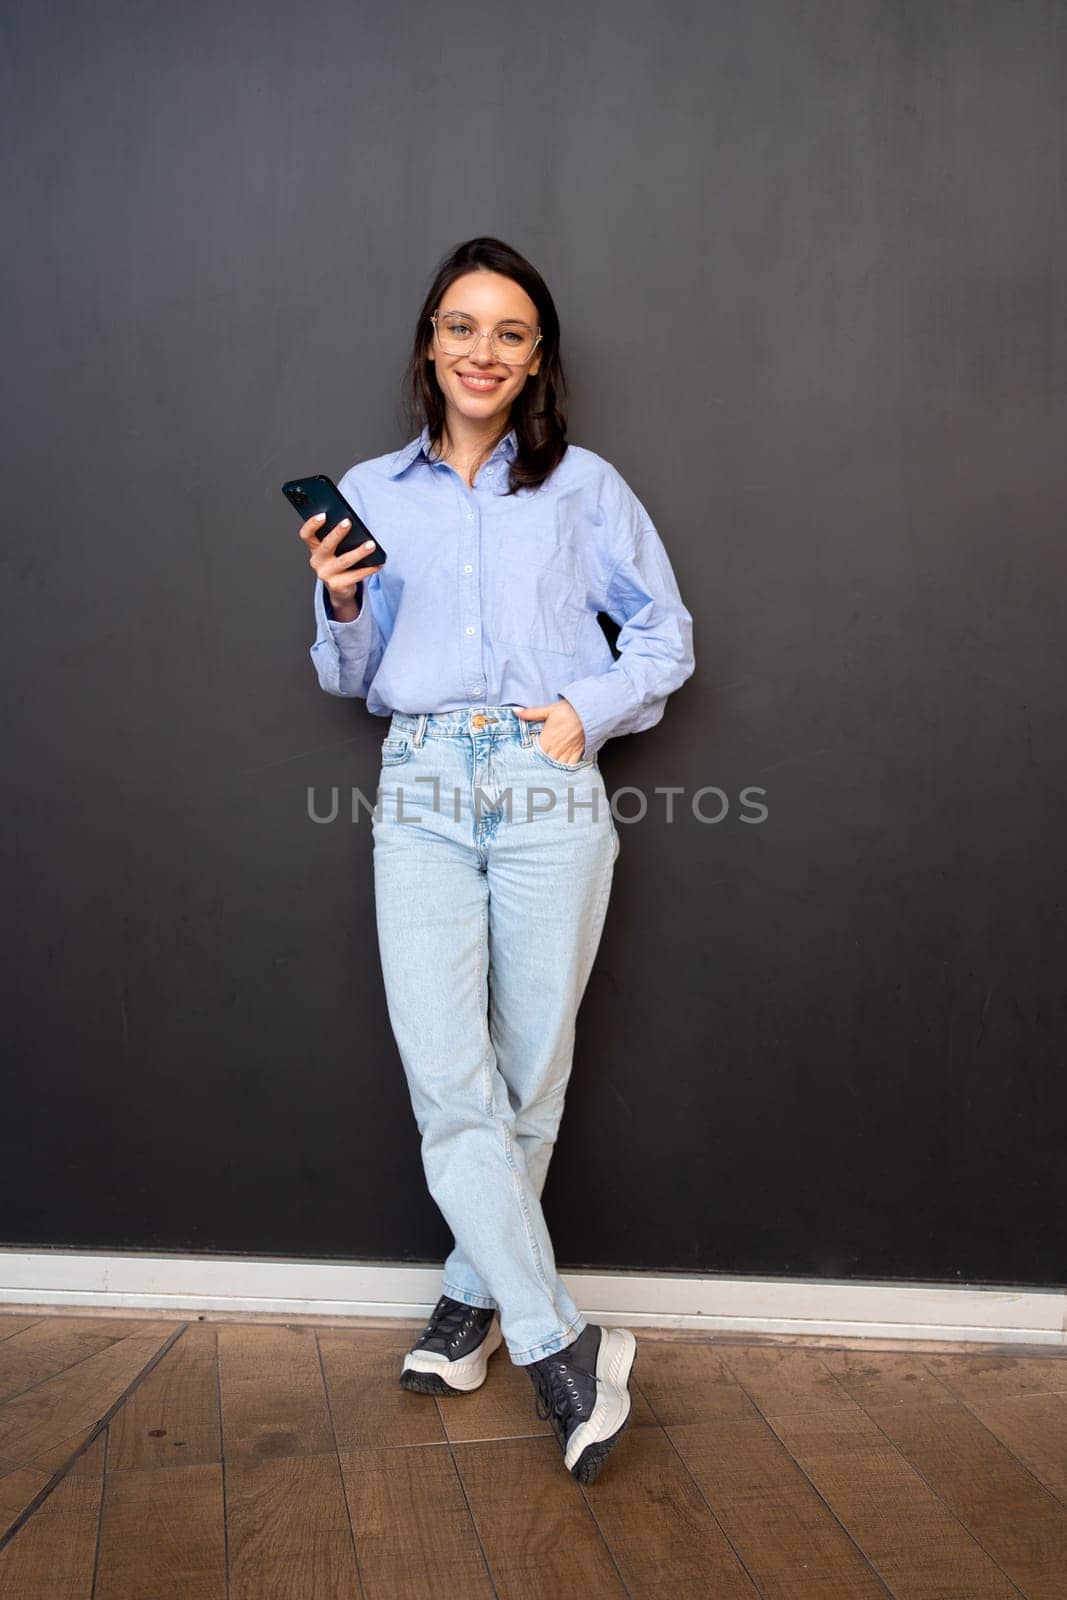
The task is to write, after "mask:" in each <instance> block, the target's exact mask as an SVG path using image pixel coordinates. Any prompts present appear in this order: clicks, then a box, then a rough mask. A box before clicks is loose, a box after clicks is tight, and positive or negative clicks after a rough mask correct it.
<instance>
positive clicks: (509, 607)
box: [311, 427, 694, 759]
mask: <svg viewBox="0 0 1067 1600" xmlns="http://www.w3.org/2000/svg"><path fill="white" fill-rule="evenodd" d="M429 449H430V435H429V429H428V428H425V427H424V428H423V430H422V433H421V434H420V435H419V437H418V438H417V439H413V440H412V441H411V443H410V444H408V445H405V447H404V448H403V449H402V450H398V451H394V452H393V453H391V454H389V455H384V456H376V457H375V458H374V459H373V460H370V461H361V462H358V463H357V464H356V466H354V467H351V468H350V469H349V470H348V472H346V473H345V475H344V477H343V478H342V479H341V481H340V483H339V485H338V488H339V489H340V491H341V493H342V494H343V495H344V497H345V499H346V500H347V501H348V502H349V504H350V505H351V506H352V507H353V508H354V509H355V511H356V512H357V513H358V514H359V516H360V517H362V519H363V521H364V522H365V523H366V524H367V527H368V528H369V529H370V531H371V533H372V534H373V535H374V537H375V538H376V539H380V540H381V544H382V548H383V549H384V550H385V552H386V556H387V560H386V562H385V564H384V565H383V567H382V569H381V571H380V572H376V573H374V574H373V576H371V577H370V578H368V579H366V580H365V581H364V583H363V586H362V603H361V607H360V613H359V616H358V617H357V618H356V620H355V621H354V622H338V621H336V620H335V619H334V617H333V615H332V613H331V611H330V607H329V594H328V591H327V589H326V586H325V585H324V584H323V583H322V581H321V579H316V581H315V621H316V625H317V631H316V636H315V642H314V644H313V645H312V646H311V659H312V661H313V662H314V665H315V671H316V673H317V674H318V679H319V683H320V685H321V686H322V688H323V689H324V690H325V691H326V693H327V694H335V695H355V696H359V697H361V698H365V699H366V702H367V709H368V710H369V711H371V712H373V713H374V714H375V715H376V716H389V715H391V713H392V712H393V711H407V712H411V713H413V714H417V713H419V712H421V711H428V712H433V711H456V710H459V709H461V708H463V707H466V706H477V705H479V704H480V705H502V706H505V705H514V706H522V707H526V706H542V705H551V704H553V702H554V701H555V700H556V699H557V698H563V699H565V700H568V701H569V702H570V704H571V705H572V706H573V707H574V709H575V711H576V712H577V713H578V716H579V717H580V718H581V722H582V727H583V728H584V730H585V751H584V756H583V759H584V758H585V757H589V756H592V755H594V754H595V753H596V752H597V751H598V750H599V749H600V748H601V746H602V745H603V744H604V743H605V741H606V740H608V739H611V738H614V737H617V736H618V735H620V734H625V733H638V732H640V731H641V730H642V729H644V728H651V727H653V726H654V725H655V723H657V722H658V721H659V720H660V718H661V717H662V715H663V710H664V706H665V705H666V702H667V696H668V695H669V694H670V693H671V691H672V690H674V689H677V688H678V686H679V685H680V684H682V683H684V682H685V680H686V679H687V678H688V677H689V676H690V674H691V673H692V671H693V667H694V658H693V619H692V617H691V615H690V613H689V612H688V611H687V610H686V608H685V606H684V605H683V604H682V599H681V596H680V594H679V592H678V585H677V583H676V581H675V577H674V573H673V571H672V569H671V564H670V561H669V559H668V557H667V552H666V550H665V549H664V547H663V542H662V540H661V539H660V536H659V534H658V533H657V531H656V529H655V527H654V526H653V523H652V519H651V517H650V516H649V515H648V512H647V511H646V510H645V508H644V506H643V505H642V504H641V502H640V501H639V500H638V498H637V496H636V495H635V494H634V493H633V491H632V489H630V487H629V486H628V484H627V483H626V482H625V480H624V479H623V477H622V476H621V474H620V473H619V472H617V471H616V469H615V468H614V467H613V466H612V465H611V464H610V463H609V462H607V461H605V460H604V459H603V457H601V456H598V455H596V454H595V452H594V451H592V450H585V449H583V448H582V447H581V446H580V445H575V444H572V445H569V446H568V447H567V451H566V453H565V455H564V457H563V460H562V461H561V462H560V464H559V465H558V466H557V467H556V469H555V471H554V472H552V473H551V474H550V475H549V477H548V478H547V479H546V480H545V482H544V483H543V484H542V485H541V487H540V488H539V489H535V490H530V489H520V490H519V492H518V494H515V495H510V496H509V495H508V494H507V493H506V491H507V486H508V463H509V461H510V460H511V459H512V458H513V457H514V454H515V449H516V440H515V433H514V430H512V431H511V432H510V433H508V434H506V435H505V436H504V438H503V439H501V440H500V442H499V443H498V445H497V447H496V449H495V450H494V452H493V455H492V457H491V458H490V460H489V461H488V462H486V463H485V464H484V465H483V466H482V467H481V468H480V469H479V471H478V474H477V476H476V477H475V480H474V487H473V489H472V488H471V487H470V486H469V485H468V484H467V483H466V482H465V480H464V479H463V478H462V477H461V476H460V474H459V473H458V472H456V471H455V469H454V468H453V467H450V466H448V465H447V464H445V463H444V462H435V461H432V460H431V459H430V457H429V454H428V452H429ZM375 558H376V552H375V551H371V552H370V553H369V554H368V555H367V556H366V558H365V564H366V565H373V563H374V561H375ZM360 564H361V565H362V564H364V563H360ZM598 611H602V612H604V613H605V614H606V615H607V616H609V617H610V618H611V619H612V621H613V622H616V623H618V624H619V628H620V632H619V635H618V640H617V644H616V648H617V650H618V652H619V655H618V659H615V657H614V656H613V655H612V650H611V646H610V645H609V643H608V641H607V638H606V637H605V635H604V632H603V629H602V628H601V626H600V624H599V622H598V621H597V612H598Z"/></svg>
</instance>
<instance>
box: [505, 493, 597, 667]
mask: <svg viewBox="0 0 1067 1600" xmlns="http://www.w3.org/2000/svg"><path fill="white" fill-rule="evenodd" d="M483 527H484V531H485V534H486V535H487V537H488V540H489V548H488V549H487V551H486V567H487V576H488V583H487V598H488V602H489V614H488V616H487V617H486V619H485V620H486V624H487V628H488V632H489V634H490V637H491V638H493V639H497V640H499V641H500V643H501V644H514V645H520V646H522V647H523V648H525V649H527V650H547V651H549V652H551V653H552V654H555V655H563V656H570V655H573V654H574V651H575V648H576V646H577V639H578V628H579V626H580V624H581V622H582V619H583V617H584V616H585V609H586V608H585V591H584V588H583V585H582V580H581V576H580V574H579V571H578V568H577V565H576V563H575V560H574V556H573V554H572V553H571V551H570V550H569V549H567V547H566V546H565V545H564V544H562V543H561V541H560V539H559V534H558V527H557V523H556V519H555V517H554V516H553V515H551V514H550V515H549V517H548V519H547V525H546V518H545V516H544V513H543V511H542V514H541V516H540V517H537V516H536V515H535V514H534V503H533V502H532V501H531V502H529V503H527V505H526V506H522V505H521V504H520V505H515V506H514V507H513V508H512V509H511V514H510V515H507V514H505V515H502V516H497V517H487V518H486V519H485V521H484V524H483Z"/></svg>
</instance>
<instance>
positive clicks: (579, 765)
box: [533, 723, 596, 772]
mask: <svg viewBox="0 0 1067 1600" xmlns="http://www.w3.org/2000/svg"><path fill="white" fill-rule="evenodd" d="M534 726H535V727H536V723H535V724H534ZM533 749H534V751H535V753H536V754H537V755H539V756H540V758H541V760H542V761H547V763H548V765H549V766H550V767H555V768H556V770H557V771H558V772H582V771H584V770H585V768H586V767H592V766H594V765H595V764H596V756H585V757H583V759H582V760H581V761H557V760H556V758H555V756H550V755H549V753H548V751H547V750H545V749H543V748H542V746H541V730H540V728H538V729H537V732H536V733H535V734H534V736H533Z"/></svg>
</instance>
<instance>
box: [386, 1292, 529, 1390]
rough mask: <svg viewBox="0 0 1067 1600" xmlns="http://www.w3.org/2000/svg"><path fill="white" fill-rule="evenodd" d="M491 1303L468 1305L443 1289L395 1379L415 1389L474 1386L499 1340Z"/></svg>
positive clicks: (478, 1385)
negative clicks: (397, 1377)
mask: <svg viewBox="0 0 1067 1600" xmlns="http://www.w3.org/2000/svg"><path fill="white" fill-rule="evenodd" d="M495 1318H496V1309H495V1307H492V1306H489V1307H483V1306H468V1305H466V1304H465V1303H464V1302H463V1301H462V1300H453V1299H452V1298H451V1296H450V1295H447V1294H443V1295H442V1296H441V1298H440V1300H438V1302H437V1304H436V1305H435V1306H434V1308H433V1314H432V1315H431V1317H430V1320H429V1322H428V1323H427V1324H426V1326H425V1328H424V1329H423V1331H422V1333H420V1335H419V1337H418V1338H417V1339H416V1341H415V1343H414V1345H412V1347H411V1349H410V1350H409V1351H408V1353H407V1355H406V1356H405V1357H404V1365H403V1367H402V1368H401V1371H400V1383H401V1386H402V1387H403V1388H405V1389H411V1390H412V1391H413V1392H414V1393H415V1394H469V1393H470V1392H471V1390H472V1389H480V1388H481V1386H482V1384H483V1383H484V1382H485V1375H486V1373H487V1371H488V1370H489V1357H490V1356H491V1355H492V1353H493V1351H494V1350H495V1349H496V1348H497V1346H498V1345H500V1344H501V1343H502V1342H503V1337H504V1336H503V1334H502V1333H501V1331H500V1323H499V1321H497V1320H494V1319H495Z"/></svg>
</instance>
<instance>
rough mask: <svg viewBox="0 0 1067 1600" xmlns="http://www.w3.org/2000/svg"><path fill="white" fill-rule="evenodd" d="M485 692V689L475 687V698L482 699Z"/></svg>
mask: <svg viewBox="0 0 1067 1600" xmlns="http://www.w3.org/2000/svg"><path fill="white" fill-rule="evenodd" d="M484 693H485V690H484V689H475V691H474V698H475V699H476V700H480V699H481V698H482V695H483V694H484Z"/></svg>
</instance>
